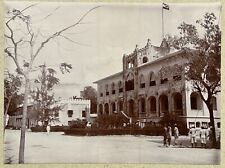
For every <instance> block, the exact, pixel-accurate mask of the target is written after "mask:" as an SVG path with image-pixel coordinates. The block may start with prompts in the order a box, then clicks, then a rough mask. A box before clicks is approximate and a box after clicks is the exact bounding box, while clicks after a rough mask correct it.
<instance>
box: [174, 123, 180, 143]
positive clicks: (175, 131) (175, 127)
mask: <svg viewBox="0 0 225 168" xmlns="http://www.w3.org/2000/svg"><path fill="white" fill-rule="evenodd" d="M173 131H174V145H177V139H178V138H179V129H178V128H177V125H176V124H175V125H174V130H173Z"/></svg>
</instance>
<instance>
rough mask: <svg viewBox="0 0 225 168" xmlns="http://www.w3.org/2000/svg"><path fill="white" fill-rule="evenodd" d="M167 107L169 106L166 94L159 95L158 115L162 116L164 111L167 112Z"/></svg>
mask: <svg viewBox="0 0 225 168" xmlns="http://www.w3.org/2000/svg"><path fill="white" fill-rule="evenodd" d="M168 107H169V104H168V96H166V95H161V96H160V97H159V110H160V116H163V115H164V114H165V113H168V111H169V109H168Z"/></svg>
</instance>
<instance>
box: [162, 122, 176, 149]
mask: <svg viewBox="0 0 225 168" xmlns="http://www.w3.org/2000/svg"><path fill="white" fill-rule="evenodd" d="M163 129H164V130H163V138H164V139H163V145H164V146H166V147H169V146H170V145H171V139H172V128H171V126H170V125H168V126H164V128H163ZM173 135H174V145H177V139H178V138H179V130H178V127H177V125H176V124H175V125H174V128H173Z"/></svg>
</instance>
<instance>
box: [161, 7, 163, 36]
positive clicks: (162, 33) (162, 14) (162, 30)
mask: <svg viewBox="0 0 225 168" xmlns="http://www.w3.org/2000/svg"><path fill="white" fill-rule="evenodd" d="M161 8H162V40H163V38H164V21H163V5H162V6H161Z"/></svg>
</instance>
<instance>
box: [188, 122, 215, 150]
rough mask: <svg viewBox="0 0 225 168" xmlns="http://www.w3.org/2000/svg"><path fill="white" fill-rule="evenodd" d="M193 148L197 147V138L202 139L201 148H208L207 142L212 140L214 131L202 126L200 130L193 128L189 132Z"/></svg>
mask: <svg viewBox="0 0 225 168" xmlns="http://www.w3.org/2000/svg"><path fill="white" fill-rule="evenodd" d="M189 135H190V139H191V146H192V148H194V147H197V138H198V137H200V141H201V147H202V148H206V144H207V140H209V142H210V141H211V140H212V129H211V128H209V130H208V129H207V127H204V126H202V127H201V129H200V130H197V129H196V128H195V127H191V128H190V130H189Z"/></svg>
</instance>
